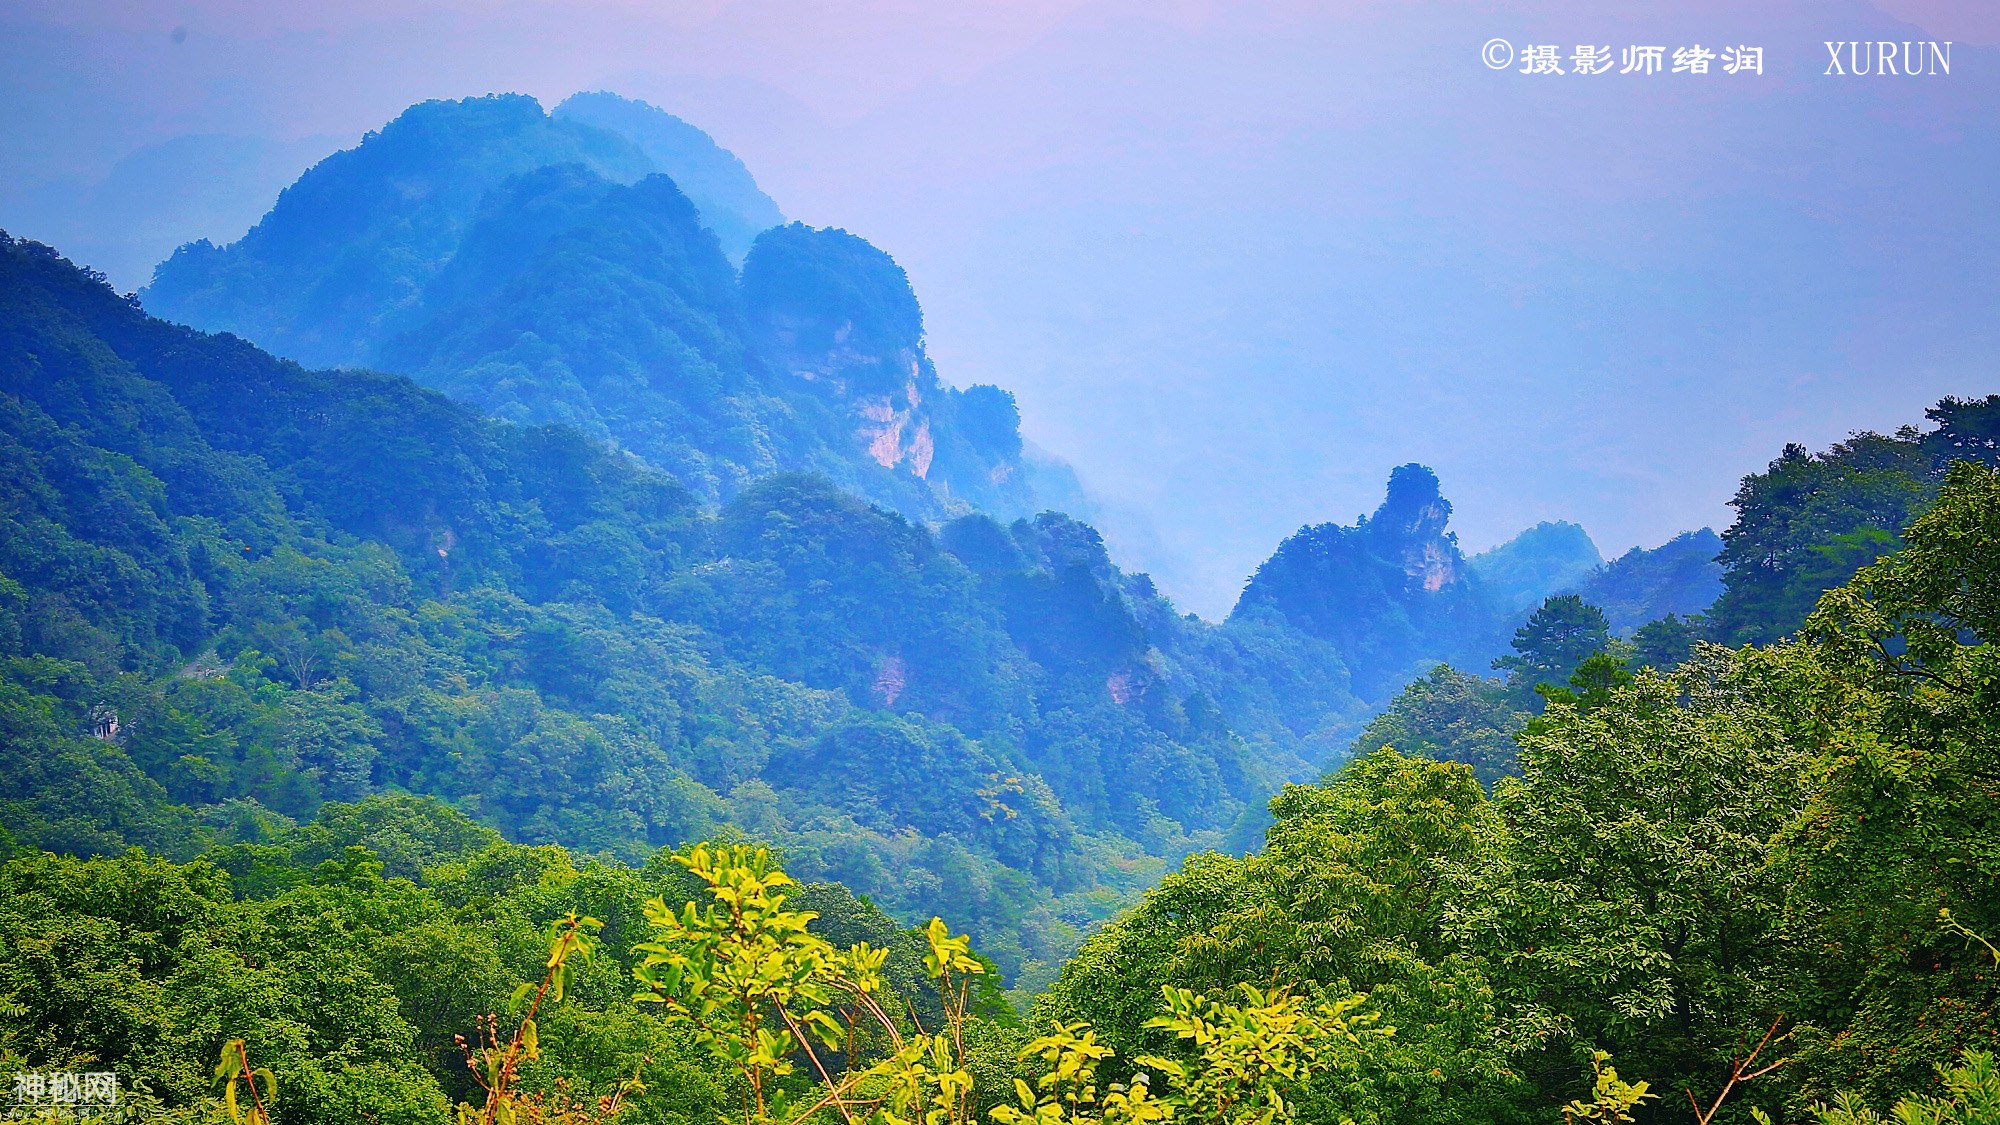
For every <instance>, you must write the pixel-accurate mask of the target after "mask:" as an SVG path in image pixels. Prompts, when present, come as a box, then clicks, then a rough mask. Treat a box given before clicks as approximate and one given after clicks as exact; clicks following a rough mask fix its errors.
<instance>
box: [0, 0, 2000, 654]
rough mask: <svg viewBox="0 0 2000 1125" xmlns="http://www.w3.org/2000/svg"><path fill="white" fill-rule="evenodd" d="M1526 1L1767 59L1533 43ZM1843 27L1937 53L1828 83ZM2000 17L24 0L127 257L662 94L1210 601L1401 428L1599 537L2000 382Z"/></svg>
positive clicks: (34, 91)
mask: <svg viewBox="0 0 2000 1125" xmlns="http://www.w3.org/2000/svg"><path fill="white" fill-rule="evenodd" d="M1494 37H1504V38H1506V39H1508V40H1510V41H1511V43H1512V44H1514V45H1515V46H1517V47H1520V46H1526V45H1528V44H1531V43H1543V44H1556V45H1559V46H1560V47H1561V55H1562V56H1563V58H1564V65H1565V68H1566V69H1568V68H1569V66H1570V60H1569V56H1570V55H1571V54H1572V51H1573V49H1574V47H1575V46H1576V45H1577V44H1583V43H1590V44H1598V45H1605V46H1609V47H1610V48H1611V50H1612V53H1613V54H1614V55H1617V54H1619V53H1620V51H1621V49H1622V48H1623V47H1625V46H1628V45H1660V46H1664V47H1665V48H1667V49H1668V51H1669V52H1670V51H1671V50H1672V49H1673V48H1675V47H1680V46H1689V45H1693V44H1702V45H1704V46H1707V47H1709V48H1711V49H1719V48H1721V47H1723V46H1734V45H1753V46H1761V47H1762V48H1763V50H1764V73H1763V74H1762V75H1751V74H1737V75H1725V74H1722V73H1720V64H1719V62H1718V63H1715V64H1711V72H1710V73H1708V74H1705V75H1695V74H1679V75H1674V74H1667V73H1662V74H1657V75H1651V76H1642V75H1637V74H1633V75H1620V74H1618V73H1617V69H1618V68H1617V67H1614V68H1613V71H1612V73H1609V74H1604V75H1595V76H1579V75H1576V74H1573V73H1572V74H1566V75H1563V76H1561V77H1557V76H1547V75H1537V76H1530V75H1523V74H1520V73H1518V72H1517V67H1514V66H1510V67H1508V68H1506V69H1504V70H1493V69H1489V68H1488V67H1487V66H1486V65H1484V64H1483V63H1482V61H1481V57H1480V48H1481V45H1482V44H1483V43H1484V42H1485V41H1486V40H1488V39H1491V38H1494ZM1856 39H1860V40H1870V41H1873V40H1891V41H1895V42H1898V43H1900V42H1902V41H1906V40H1908V41H1916V40H1923V39H1936V40H1951V41H1952V42H1953V47H1952V56H1951V60H1952V70H1951V73H1950V74H1949V75H1932V76H1920V77H1914V78H1910V77H1901V76H1897V77H1889V76H1885V75H1873V76H1870V77H1867V78H1861V79H1855V78H1845V79H1842V78H1835V77H1828V76H1826V75H1824V74H1823V73H1822V71H1823V69H1824V67H1825V64H1826V52H1825V49H1824V48H1823V47H1822V45H1821V44H1822V42H1823V41H1825V40H1841V41H1844V40H1856ZM1996 43H2000V5H1994V4H1990V3H1986V2H1983V0H1932V2H1925V0H1879V2H1878V3H1874V4H1870V3H1865V2H1862V0H1845V2H1843V0H1810V2H1808V0H1768V2H1757V3H1745V2H1730V3H1723V2H1711V3H1673V4H1668V3H1647V2H1644V0H1639V2H1632V3H1623V2H1621V3H1619V4H1617V5H1606V4H1603V3H1601V2H1600V0H1593V2H1588V3H1586V2H1582V0H1562V2H1544V3H1527V2H1519V0H1516V2H1499V0H1490V2H1478V3H1458V4H1432V3H1391V2H1387V0H1383V2H1378V3H1339V4H1335V3H1290V2H1286V0H1269V2H1256V3H1241V4H1225V3H1202V2H1188V3H1174V2H1162V0H1014V2H1009V3H1004V4H1001V3H973V2H969V0H956V2H952V3H937V2H936V0H930V2H924V3H918V2H914V0H912V2H907V3H902V2H876V3H853V4H838V3H811V2H803V0H742V2H729V0H703V2H699V3H637V2H633V3H601V4H581V3H578V4H562V5H530V4H523V3H493V2H472V0H452V2H446V3H425V2H414V3H413V2H409V0H400V2H396V3H389V2H386V0H383V2H370V3H353V4H346V5H338V6H333V5H309V4H299V3H289V4H288V3H275V4H274V3H269V2H250V0H242V2H228V3H225V2H215V0H202V2H176V0H149V2H146V3H138V2H131V3H93V2H89V0H83V2H78V0H62V2H59V3H58V2H42V0H27V2H23V0H10V2H9V3H7V4H6V5H4V7H0V136H4V137H6V138H7V143H6V145H5V146H4V152H0V227H5V228H7V229H9V230H11V231H13V232H14V233H17V234H22V235H28V236H31V237H38V238H44V239H47V240H49V241H52V242H55V243H56V244H57V245H58V246H59V247H62V248H64V249H65V250H66V251H67V252H70V253H71V254H72V255H73V256H75V257H77V258H79V259H80V260H83V261H86V262H90V263H91V264H95V265H98V266H100V268H104V269H106V270H107V271H109V272H111V273H112V276H113V279H114V280H115V281H118V282H119V283H120V284H121V285H123V286H127V287H130V286H136V285H138V284H141V283H142V282H143V281H144V274H145V263H146V262H147V261H149V260H151V258H152V257H153V256H155V255H157V254H160V253H164V249H162V248H165V247H170V246H171V245H173V244H174V243H176V242H178V241H182V240H185V239H190V238H194V237H200V236H208V237H215V238H218V239H228V238H233V237H235V236H236V235H239V234H241V233H242V230H243V228H244V227H245V226H247V225H248V223H249V222H250V221H252V220H253V219H254V217H255V215H256V214H257V213H259V212H260V211H261V210H262V209H263V208H265V207H267V206H268V205H269V203H270V201H271V199H272V198H273V197H274V196H275V194H276V191H277V190H278V188H279V187H281V186H282V185H283V184H284V183H286V182H289V180H290V179H291V178H292V177H294V176H296V175H297V173H298V172H299V171H300V170H301V169H303V168H304V167H305V166H307V165H308V164H310V163H311V162H312V161H313V160H315V159H317V158H318V157H319V156H322V155H324V154H325V153H327V152H330V151H332V150H333V149H334V148H337V147H341V146H344V145H348V144H352V143H353V142H354V140H355V139H357V138H358V137H359V136H360V134H361V133H362V132H364V131H365V130H367V129H370V128H374V127H376V126H378V125H380V124H381V123H383V122H385V121H387V120H388V119H389V118H391V117H393V116H395V114H396V113H398V112H399V111H400V110H401V109H402V108H403V107H405V106H407V105H408V104H410V103H412V102H414V101H418V100H421V99H424V98H432V97H462V96H466V95H471V94H481V93H487V92H491V91H501V90H518V91H522V92H525V93H529V94H534V95H536V96H538V97H540V98H541V99H542V100H543V102H544V104H545V105H553V104H554V103H555V102H556V101H558V100H560V99H561V98H562V97H564V96H566V95H568V94H570V93H572V92H575V91H577V90H581V89H598V88H608V89H613V90H617V91H619V92H621V93H625V94H628V95H630V96H635V97H641V98H645V99H647V100H649V101H653V102H655V103H656V104H659V105H661V106H662V107H664V108H666V109H668V110H669V111H671V112H674V113H677V114H680V115H681V116H683V117H686V118H687V119H689V120H691V121H693V122H694V123H696V124H698V125H701V126H703V127H704V128H707V129H708V130H709V131H710V132H712V133H713V134H714V135H715V136H716V138H717V139H718V141H720V142H721V143H722V144H723V145H725V146H727V147H729V148H731V149H733V150H735V151H736V152H737V153H738V154H739V155H740V156H742V157H743V158H744V160H745V161H746V163H748V164H749V166H750V168H751V170H752V171H753V172H754V173H755V174H756V175H757V177H758V179H759V181H760V183H762V184H763V186H764V187H765V189H766V190H767V191H768V192H769V193H770V194H771V195H772V196H773V197H774V198H775V199H776V200H777V201H778V203H779V205H780V206H781V207H782V208H784V210H785V211H786V213H787V214H789V215H791V216H794V217H797V218H800V219H804V220H806V221H808V222H812V223H814V224H820V225H838V226H843V227H846V228H848V229H850V230H853V231H855V232H856V233H858V234H861V235H863V236H865V237H867V238H869V239H870V240H871V241H874V242H875V243H877V244H878V245H880V246H882V247H883V248H884V249H886V250H888V251H889V252H890V253H892V254H894V255H895V256H896V257H897V259H898V260H899V261H900V262H902V263H903V265H904V266H905V267H906V268H907V269H908V270H909V271H910V274H911V277H912V280H913V281H914V283H915V285H916V288H917V292H918V295H919V297H920V298H921V300H922V301H923V304H924V308H925V311H926V317H927V324H928V328H929V333H930V343H931V348H932V350H933V353H934V355H935V356H936V358H937V360H938V364H939V367H940V371H941V373H942V374H943V375H944V376H945V377H946V378H947V379H948V380H951V381H953V382H956V383H960V384H965V383H970V382H995V383H999V384H1000V385H1002V386H1005V387H1008V388H1010V389H1012V390H1014V391H1015V392H1016V393H1017V394H1018V396H1019V398H1020V401H1021V406H1022V410H1023V413H1024V416H1025V419H1026V428H1027V430H1028V434H1029V437H1030V438H1031V439H1032V440H1035V441H1036V442H1038V443H1039V444H1041V445H1042V446H1044V447H1046V448H1048V449H1050V450H1051V451H1053V452H1055V453H1056V454H1058V455H1060V456H1062V457H1064V458H1066V459H1068V460H1069V461H1071V462H1072V463H1073V464H1074V465H1076V467H1077V469H1078V470H1079V472H1080V473H1081V475H1082V476H1083V478H1084V480H1085V482H1086V484H1087V485H1088V486H1089V487H1090V488H1091V489H1092V490H1093V491H1094V492H1095V493H1096V494H1097V495H1098V496H1099V497H1101V499H1102V501H1103V504H1104V507H1105V510H1104V512H1103V513H1102V514H1101V520H1102V522H1103V525H1104V527H1105V530H1106V531H1107V534H1108V535H1109V536H1110V537H1111V538H1112V540H1113V543H1114V546H1115V547H1117V548H1118V549H1119V552H1120V556H1121V561H1124V562H1126V563H1127V564H1128V565H1129V566H1132V567H1133V568H1135V569H1151V570H1153V571H1154V572H1155V574H1156V575H1157V576H1158V577H1159V578H1160V579H1161V581H1162V584H1163V585H1164V586H1165V587H1166V588H1167V589H1168V590H1169V591H1170V592H1172V593H1174V594H1175V595H1176V596H1177V598H1179V600H1181V601H1182V602H1183V604H1184V605H1187V606H1188V607H1190V608H1194V609H1197V610H1199V611H1201V612H1203V613H1205V614H1208V615H1211V616H1214V615H1218V614H1220V613H1223V612H1226V610H1227V608H1228V606H1229V605H1230V603H1231V602H1232V601H1233V599H1234V596H1235V593H1236V591H1237V589H1238V588H1240V585H1241V582H1242V580H1243V578H1244V577H1245V575H1247V573H1248V572H1249V570H1250V569H1251V568H1253V567H1254V566H1255V565H1256V563H1257V562H1258V561H1260V560H1261V559H1262V558H1263V557H1265V556H1266V555H1268V554H1269V552H1270V550H1271V549H1272V547H1273V546H1274V545H1275V544H1276V542H1277V541H1278V540H1279V539H1280V538H1282V537H1283V536H1284V535H1286V534H1288V533H1290V532H1291V531H1293V530H1295V529H1296V528H1297V527H1298V526H1300V525H1301V524H1304V523H1308V522H1318V521H1322V520H1327V519H1337V520H1342V521H1347V520H1352V519H1353V518H1354V516H1355V515H1356V514H1357V513H1358V512H1361V511H1364V510H1367V509H1370V508H1372V507H1373V506H1374V505H1375V504H1376V503H1377V502H1378V500H1379V498H1380V492H1381V487H1382V483H1383V481H1384V480H1385V479H1386V477H1387V474H1388V471H1389V469H1390V468H1391V467H1393V466H1394V465H1397V464H1400V463H1402V462H1405V461H1412V460H1415V461H1423V462H1425V463H1427V464H1430V465H1432V466H1433V467H1434V468H1436V469H1437V471H1438V473H1439V475H1440V477H1441V478H1442V481H1443V484H1444V488H1445V491H1446V494H1447V495H1448V496H1450V497H1451V498H1452V499H1453V500H1454V502H1455V503H1456V505H1457V516H1456V518H1455V521H1454V524H1455V526H1456V527H1457V528H1458V529H1459V531H1460V534H1461V537H1462V540H1463V542H1464V544H1465V545H1466V546H1467V547H1468V548H1474V549H1476V548H1479V547H1484V546H1487V545H1490V544H1492V543H1494V542H1497V541H1499V540H1501V539H1504V538H1506V537H1508V536H1509V535H1511V534H1512V533H1513V532H1515V531H1517V530H1519V529H1520V528H1522V527H1524V526H1526V525H1528V524H1531V523H1534V522H1536V521H1538V520H1543V519H1572V520H1576V521H1577V522H1580V523H1582V524H1583V525H1584V526H1585V527H1586V528H1588V529H1589V531H1590V532H1591V534H1592V535H1593V537H1594V538H1596V540H1597V542H1598V544H1599V546H1600V547H1601V548H1603V549H1604V550H1605V551H1606V553H1607V554H1609V553H1614V552H1616V551H1620V550H1623V549H1624V548H1626V547H1630V546H1632V545H1634V544H1644V545H1652V544H1655V543H1658V542H1660V541H1663V540H1665V539H1667V538H1669V537H1670V536H1672V535H1673V534H1674V533H1676V532H1678V531H1681V530H1685V529H1689V528H1693V527H1697V526H1701V525H1703V524H1714V525H1716V526H1721V525H1723V524H1725V523H1726V522H1727V519H1728V511H1727V508H1726V507H1725V503H1726V501H1727V499H1728V498H1729V496H1730V494H1731V493H1732V492H1733V490H1734V487H1735V482H1736V480H1737V479H1738V478H1739V477H1740V476H1741V475H1742V474H1743V473H1745V472H1748V471H1751V470H1754V469H1757V468H1759V467H1761V466H1762V465H1763V463H1764V462H1765V461H1767V460H1769V459H1770V458H1771V457H1772V456H1774V455H1775V454H1776V453H1777V451H1778V449H1779V448H1780V447H1781V446H1782V445H1783V443H1784V442H1786V441H1791V440H1798V441H1804V442H1807V443H1810V444H1815V445H1818V444H1824V443H1826V442H1829V441H1832V440H1837V439H1838V438H1840V437H1841V436H1843V435H1844V434H1845V433H1847V432H1848V431H1850V430H1854V429H1859V428H1893V427H1894V426H1896V425H1898V424H1901V423H1904V422H1914V421H1919V420H1920V418H1921V411H1922V408H1923V406H1924V405H1925V404H1926V403H1928V402H1929V401H1932V400H1934V399H1935V398H1937V397H1938V396H1939V395H1942V394H1945V393H1958V394H1973V393H1980V394H1983V393H1986V392H1988V391H1995V390H2000V378H1996V377H1995V371H1994V365H1993V363H1992V362H1991V358H1990V357H1991V356H1993V355H1994V354H1995V344H1996V340H1995V334H1996V332H1995V326H1994V319H1995V318H1994V316H1993V314H1994V312H1995V311H1996V303H1995V296H1996V293H2000V288H1997V287H1996V285H1997V283H2000V266H1996V262H2000V253H1996V251H2000V215H1996V208H1995V206H1994V204H1995V201H1996V200H1995V196H1996V192H1995V188H1994V184H1995V183H1996V182H2000V179H1996V173H2000V141H1996V123H1995V113H1996V111H2000V83H1996V81H1995V75H1994V68H1995V66H1996V63H2000V51H1996V50H1995V49H1994V48H1993V45H1994V44H1996ZM190 166H192V167H194V168H197V169H202V170H205V172H206V173H207V174H202V175H194V176H189V175H186V174H185V173H186V170H187V169H188V168H189V167H190Z"/></svg>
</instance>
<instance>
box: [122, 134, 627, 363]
mask: <svg viewBox="0 0 2000 1125" xmlns="http://www.w3.org/2000/svg"><path fill="white" fill-rule="evenodd" d="M565 163H576V164H581V165H583V166H585V167H587V168H589V169H591V170H592V171H593V172H595V173H597V174H598V175H601V176H603V177H605V178H606V179H609V180H613V181H617V182H624V183H629V182H633V181H636V180H638V179H639V178H640V177H642V176H644V175H646V174H647V173H648V172H650V171H651V170H652V166H651V163H650V162H649V161H648V160H647V159H646V157H645V155H644V154H643V153H641V152H640V151H639V149H638V146H636V145H634V144H633V143H632V142H630V141H628V140H626V139H625V138H623V137H620V136H618V135H616V134H613V133H607V132H605V131H603V130H601V129H593V128H591V127H590V126H587V125H583V124H579V123H576V122H571V121H557V120H555V119H553V118H551V117H549V116H548V115H547V114H545V113H543V112H542V109H541V106H540V105H538V104H537V103H536V102H535V100H534V99H533V98H529V97H524V96H522V95H519V94H502V95H495V96H492V97H485V98H468V99H466V100H464V101H458V102H424V103H422V104H420V105H416V106H412V107H410V109H408V110H406V111H405V112H404V113H403V114H402V116H400V117H398V118H397V119H396V120H394V121H392V122H390V123H389V124H388V125H386V126H384V127H383V128H382V129H381V131H379V132H375V133H370V134H368V135H367V136H366V137H364V138H362V141H361V143H360V144H359V145H357V146H356V147H354V148H351V149H346V150H344V151H341V152H337V153H334V154H333V155H332V156H329V157H327V158H326V159H325V160H322V161H320V162H319V163H318V164H316V165H314V166H313V167H312V168H311V169H310V170H308V171H307V172H306V174H305V175H303V176H301V177H299V179H298V182H296V183H294V184H293V185H292V186H290V187H288V188H286V189H285V190H284V191H283V192H282V193H281V194H280V195H279V196H278V201H277V203H276V204H275V205H274V206H273V207H272V208H271V211H270V213H269V214H267V215H265V216H264V218H263V220H262V221H260V222H259V223H258V224H257V225H256V226H255V227H252V228H251V229H250V232H249V233H248V234H246V235H244V236H243V238H242V239H240V240H239V241H237V242H234V243H231V244H230V245H229V246H227V247H218V246H215V245H213V244H212V243H209V242H206V241H203V242H196V243H191V244H189V245H187V246H183V247H181V248H180V249H179V250H176V251H175V252H174V255H173V257H171V258H169V259H167V261H165V262H163V263H161V265H160V267H159V269H158V270H157V271H156V272H155V274H154V277H153V283H152V284H151V285H149V286H147V287H146V289H145V291H144V294H143V297H144V300H145V304H146V307H147V309H148V310H150V311H152V312H153V313H154V314H155V315H158V316H161V317H165V318H166V319H168V320H174V321H179V322H181V323H184V324H191V325H194V326H195V327H198V328H204V329H207V330H209V331H227V332H234V333H236V334H237V335H239V336H242V337H244V338H245V339H248V340H250V341H252V342H254V343H256V344H258V345H259V346H261V347H264V348H266V349H269V350H270V351H273V352H276V353H277V354H279V355H283V356H286V357H287V358H290V359H296V360H298V361H299V362H300V363H303V364H306V365H307V366H312V367H325V366H335V365H349V366H354V365H365V364H367V363H370V362H372V361H373V360H374V359H375V351H376V347H377V345H378V343H379V341H380V338H381V335H382V332H383V329H384V327H385V325H388V324H390V323H393V322H394V321H395V319H396V318H397V317H399V316H401V315H404V314H406V313H407V312H408V311H409V308H410V306H411V305H413V304H414V303H415V302H416V301H417V300H418V299H419V298H420V295H421V293H422V291H423V287H424V285H425V284H426V283H427V282H429V281H430V279H431V278H432V277H433V276H435V275H436V274H437V272H438V271H439V270H440V269H442V268H443V267H444V265H445V264H446V263H447V262H448V261H449V260H450V259H451V257H452V254H453V252H454V251H456V249H457V247H458V242H459V239H460V237H461V236H462V234H463V233H464V230H465V227H466V225H467V223H469V222H470V221H471V219H472V217H473V215H474V213H475V212H476V210H477V208H478V206H479V203H480V200H481V199H482V198H484V197H485V195H486V193H487V192H488V191H489V190H491V189H492V188H494V187H496V186H498V185H499V184H500V183H501V182H503V181H504V180H506V179H508V178H509V177H512V176H515V175H518V174H520V173H522V172H527V171H530V170H533V169H535V168H540V167H545V166H548V165H551V164H565Z"/></svg>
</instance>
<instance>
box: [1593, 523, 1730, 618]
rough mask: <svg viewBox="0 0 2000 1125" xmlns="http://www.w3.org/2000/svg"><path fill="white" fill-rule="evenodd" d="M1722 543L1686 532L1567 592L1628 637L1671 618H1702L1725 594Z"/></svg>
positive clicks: (1639, 550)
mask: <svg viewBox="0 0 2000 1125" xmlns="http://www.w3.org/2000/svg"><path fill="white" fill-rule="evenodd" d="M1721 552H1722V537H1721V536H1720V535H1717V534H1716V533H1715V532H1714V530H1712V529H1710V528H1706V527H1704V528H1702V529H1701V530H1700V531H1686V532H1682V533H1681V534H1679V535H1676V536H1674V537H1673V538H1672V539H1670V540H1668V541H1667V542H1665V543H1662V544H1660V545H1659V546H1657V547H1652V548H1644V547H1634V548H1632V549H1631V550H1629V551H1627V552H1625V553H1624V554H1622V555H1620V556H1618V557H1617V558H1615V559H1613V560H1611V562H1609V563H1607V564H1605V565H1604V567H1603V568H1601V569H1599V570H1598V571H1596V572H1595V573H1593V574H1591V575H1590V576H1589V577H1587V578H1585V579H1584V580H1583V581H1582V582H1579V583H1577V584H1575V585H1574V586H1571V587H1568V589H1570V590H1573V591H1574V592H1576V593H1578V594H1581V595H1583V600H1585V601H1587V602H1589V603H1590V604H1592V605H1594V606H1596V607H1598V608H1599V609H1601V610H1603V611H1604V616H1605V618H1606V619H1608V620H1609V621H1610V622H1611V628H1612V631H1613V632H1616V633H1620V634H1629V633H1631V632H1632V631H1633V630H1634V629H1637V628H1638V627H1639V626H1641V625H1644V624H1645V623H1646V622H1648V621H1653V620H1656V619H1658V618H1661V617H1665V616H1666V615H1667V614H1669V613H1671V614H1676V615H1678V616H1681V617H1686V616H1689V615H1690V614H1696V613H1701V612H1703V611H1705V610H1707V609H1708V607H1709V606H1710V605H1712V604H1714V602H1715V599H1716V598H1717V597H1718V596H1719V595H1720V594H1721V593H1722V564H1721V563H1720V562H1717V561H1716V556H1717V555H1718V554H1720V553H1721Z"/></svg>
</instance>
